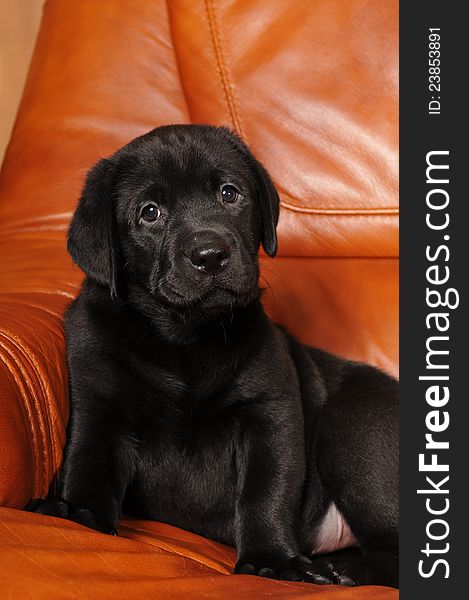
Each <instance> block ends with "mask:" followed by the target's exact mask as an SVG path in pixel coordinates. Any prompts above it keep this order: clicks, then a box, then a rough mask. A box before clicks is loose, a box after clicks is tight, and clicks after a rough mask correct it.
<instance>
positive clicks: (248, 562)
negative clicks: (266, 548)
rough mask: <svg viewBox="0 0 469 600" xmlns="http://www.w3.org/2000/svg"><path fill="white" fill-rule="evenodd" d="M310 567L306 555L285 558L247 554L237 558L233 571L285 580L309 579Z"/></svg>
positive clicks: (239, 573) (240, 573)
mask: <svg viewBox="0 0 469 600" xmlns="http://www.w3.org/2000/svg"><path fill="white" fill-rule="evenodd" d="M310 569H311V561H310V560H309V558H307V557H306V556H301V555H299V556H295V557H293V558H286V557H282V556H277V555H273V554H247V555H244V556H241V557H240V558H239V560H238V562H237V563H236V566H235V569H234V572H235V573H236V574H238V575H259V576H260V577H268V578H269V579H284V580H286V581H311V575H310Z"/></svg>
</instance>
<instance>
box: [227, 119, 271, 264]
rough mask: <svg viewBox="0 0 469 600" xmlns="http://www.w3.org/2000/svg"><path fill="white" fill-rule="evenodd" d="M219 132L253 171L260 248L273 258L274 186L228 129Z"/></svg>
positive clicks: (238, 139)
mask: <svg viewBox="0 0 469 600" xmlns="http://www.w3.org/2000/svg"><path fill="white" fill-rule="evenodd" d="M219 131H220V132H221V134H222V135H223V136H224V137H225V139H227V138H228V140H229V141H230V143H231V144H232V145H234V147H235V148H236V150H238V151H241V153H242V154H243V155H244V157H245V158H246V159H247V161H248V164H249V166H250V168H251V170H252V171H253V174H254V177H255V179H256V185H257V194H258V197H259V205H260V209H261V218H262V237H261V242H262V247H263V248H264V250H265V251H266V252H267V254H268V255H269V256H272V257H274V256H275V255H276V254H277V249H278V242H277V223H278V217H279V210H280V198H279V196H278V192H277V190H276V189H275V186H274V184H273V182H272V179H271V178H270V175H269V174H268V173H267V171H266V169H265V168H264V167H263V166H262V165H261V163H260V162H259V161H258V160H257V159H256V158H255V157H254V155H253V154H252V152H251V151H250V149H249V148H248V147H247V145H246V144H245V143H244V141H243V140H242V139H241V138H240V137H239V136H238V135H237V134H236V133H234V132H233V131H231V129H229V128H228V127H219Z"/></svg>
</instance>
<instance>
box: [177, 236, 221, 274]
mask: <svg viewBox="0 0 469 600" xmlns="http://www.w3.org/2000/svg"><path fill="white" fill-rule="evenodd" d="M185 255H186V256H187V257H188V258H189V260H190V263H191V265H192V266H193V267H194V269H197V270H198V271H201V272H202V273H206V274H207V275H212V276H213V275H217V274H218V273H220V272H221V271H223V269H224V268H225V267H226V265H227V264H228V261H229V258H230V247H229V246H228V244H227V242H226V241H225V240H224V239H223V238H222V237H220V236H219V235H218V234H216V233H215V232H212V231H203V232H201V233H198V234H197V235H195V236H194V237H193V238H192V243H191V244H190V245H188V247H187V248H186V251H185Z"/></svg>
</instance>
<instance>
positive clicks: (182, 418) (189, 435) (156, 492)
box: [138, 410, 238, 525]
mask: <svg viewBox="0 0 469 600" xmlns="http://www.w3.org/2000/svg"><path fill="white" fill-rule="evenodd" d="M191 413H192V411H187V410H186V411H183V410H179V411H178V410H173V411H166V412H165V419H164V420H163V421H162V422H160V423H159V424H158V426H157V427H155V429H154V430H153V431H150V430H149V431H147V434H146V440H145V443H144V445H143V447H142V452H141V454H140V457H141V460H140V465H139V476H138V480H139V486H140V488H141V493H143V495H144V496H145V498H146V499H147V501H148V502H149V503H150V505H151V510H152V512H154V514H153V515H152V516H154V517H155V518H166V519H168V518H171V517H172V519H173V521H177V520H178V518H182V517H184V518H196V517H197V518H199V519H200V518H203V515H204V514H208V513H209V512H211V513H213V512H214V511H215V512H218V511H225V510H230V507H229V506H227V500H226V499H227V498H229V497H232V496H233V488H234V486H235V485H236V481H235V480H236V467H235V465H236V449H237V446H238V427H237V423H236V419H234V418H227V417H226V416H225V417H218V418H217V417H215V416H213V415H212V416H209V415H207V416H206V417H205V418H204V416H203V414H202V412H197V413H196V415H194V414H191ZM181 525H182V523H181Z"/></svg>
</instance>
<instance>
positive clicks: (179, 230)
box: [68, 125, 279, 311]
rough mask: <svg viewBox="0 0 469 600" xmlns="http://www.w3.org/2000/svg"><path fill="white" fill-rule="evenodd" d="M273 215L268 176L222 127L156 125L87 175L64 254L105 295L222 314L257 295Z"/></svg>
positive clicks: (272, 242) (271, 247)
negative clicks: (130, 294) (131, 291)
mask: <svg viewBox="0 0 469 600" xmlns="http://www.w3.org/2000/svg"><path fill="white" fill-rule="evenodd" d="M278 212H279V198H278V194H277V192H276V190H275V188H274V185H273V183H272V181H271V179H270V177H269V175H268V174H267V172H266V171H265V169H264V168H263V167H262V165H261V164H260V163H259V162H258V161H257V160H256V159H255V158H254V156H253V155H252V154H251V152H250V151H249V149H248V148H247V146H246V145H245V144H244V143H243V142H242V141H241V140H240V139H239V138H238V137H237V136H235V135H234V134H233V133H231V132H230V131H229V130H228V129H225V128H216V127H210V126H200V125H174V126H167V127H160V128H157V129H154V130H153V131H151V132H150V133H148V134H146V135H144V136H142V137H139V138H137V139H135V140H133V141H132V142H130V143H129V144H128V145H127V146H124V148H122V149H121V150H119V151H118V152H116V153H115V154H114V155H113V156H112V157H111V158H109V159H103V160H101V161H100V162H99V163H98V164H97V165H96V166H95V167H94V168H93V169H92V170H91V171H90V173H89V174H88V177H87V180H86V184H85V187H84V190H83V193H82V196H81V198H80V201H79V204H78V208H77V210H76V212H75V214H74V216H73V219H72V223H71V226H70V230H69V238H68V249H69V252H70V254H71V255H72V257H73V259H74V261H75V262H76V263H77V264H78V265H79V266H80V267H81V268H82V269H83V270H84V271H85V273H86V274H87V275H88V276H89V277H90V278H91V279H94V280H95V281H97V282H99V283H101V284H103V285H105V286H108V287H109V288H110V291H111V294H112V295H116V293H117V290H118V289H119V288H120V287H121V285H120V284H121V283H123V284H124V285H123V287H125V288H126V289H128V288H129V286H130V287H131V286H137V287H138V288H139V290H140V291H143V292H144V293H145V294H147V295H148V299H149V301H151V300H153V299H155V300H158V301H159V302H163V303H165V304H167V305H170V306H172V307H173V308H178V309H181V310H182V309H186V310H187V309H190V308H201V309H217V311H220V310H221V311H223V310H224V309H229V308H230V307H233V306H244V305H246V304H248V303H249V302H250V301H252V300H253V299H254V298H255V297H256V296H257V289H258V284H257V280H258V262H257V253H258V250H259V245H260V244H261V243H262V245H263V247H264V249H265V251H266V252H267V254H269V255H270V256H274V255H275V254H276V252H277V236H276V226H277V221H278Z"/></svg>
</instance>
